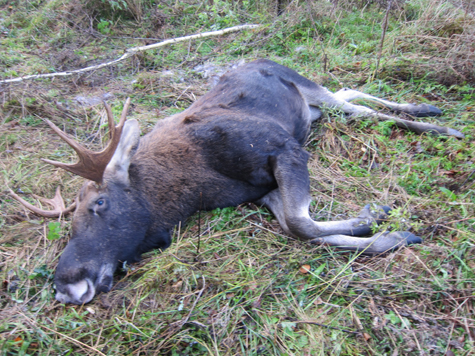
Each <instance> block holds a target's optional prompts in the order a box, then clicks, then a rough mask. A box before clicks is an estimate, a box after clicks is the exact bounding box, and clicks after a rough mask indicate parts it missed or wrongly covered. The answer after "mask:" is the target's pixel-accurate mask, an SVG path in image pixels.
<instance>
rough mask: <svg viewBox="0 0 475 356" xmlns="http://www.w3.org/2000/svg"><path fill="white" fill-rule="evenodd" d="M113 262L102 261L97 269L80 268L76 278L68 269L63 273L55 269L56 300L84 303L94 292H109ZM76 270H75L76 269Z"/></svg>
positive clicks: (113, 268) (89, 299)
mask: <svg viewBox="0 0 475 356" xmlns="http://www.w3.org/2000/svg"><path fill="white" fill-rule="evenodd" d="M114 270H115V264H113V263H104V264H102V265H101V266H100V267H99V268H98V269H94V270H88V269H85V268H80V269H79V272H80V274H79V275H77V274H76V276H75V277H76V278H74V276H72V275H71V274H70V273H71V272H73V271H71V270H68V271H66V272H70V273H65V274H63V272H65V271H63V270H61V269H58V270H57V271H56V278H55V284H56V300H57V301H59V302H61V303H64V304H67V303H72V304H78V305H81V304H85V303H88V302H90V301H91V300H92V298H94V295H96V293H101V292H109V291H110V290H111V288H112V281H113V273H114ZM76 272H77V270H76Z"/></svg>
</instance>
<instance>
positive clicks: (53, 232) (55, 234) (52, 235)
mask: <svg viewBox="0 0 475 356" xmlns="http://www.w3.org/2000/svg"><path fill="white" fill-rule="evenodd" d="M46 238H47V239H48V240H57V239H59V238H61V222H59V221H51V222H49V223H48V234H47V235H46Z"/></svg>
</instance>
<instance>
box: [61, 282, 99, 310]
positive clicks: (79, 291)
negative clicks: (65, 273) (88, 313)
mask: <svg viewBox="0 0 475 356" xmlns="http://www.w3.org/2000/svg"><path fill="white" fill-rule="evenodd" d="M61 289H63V290H64V291H65V293H63V292H61V291H59V290H58V291H57V292H56V300H57V301H59V302H61V303H64V304H66V303H72V304H78V305H81V304H85V303H88V302H90V301H91V300H92V298H93V297H94V294H95V288H94V284H93V283H92V281H91V280H90V279H89V278H86V279H83V280H82V281H79V282H77V283H74V284H73V283H71V284H67V285H65V286H63V287H62V288H61Z"/></svg>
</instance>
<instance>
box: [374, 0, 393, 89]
mask: <svg viewBox="0 0 475 356" xmlns="http://www.w3.org/2000/svg"><path fill="white" fill-rule="evenodd" d="M392 2H393V1H392V0H389V1H388V7H387V9H386V14H385V15H384V19H383V33H382V34H381V42H380V43H379V51H378V59H377V61H376V68H375V69H374V72H373V77H372V78H371V81H373V80H374V77H375V76H376V73H377V72H378V69H379V61H380V60H381V54H382V53H383V44H384V38H385V37H386V29H387V28H388V17H389V12H390V11H391V4H392Z"/></svg>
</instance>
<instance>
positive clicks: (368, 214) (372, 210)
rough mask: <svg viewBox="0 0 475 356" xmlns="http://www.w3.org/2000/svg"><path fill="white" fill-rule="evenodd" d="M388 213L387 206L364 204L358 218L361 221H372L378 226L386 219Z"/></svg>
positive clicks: (389, 209)
mask: <svg viewBox="0 0 475 356" xmlns="http://www.w3.org/2000/svg"><path fill="white" fill-rule="evenodd" d="M390 212H391V208H390V207H389V206H386V205H378V204H366V205H365V207H364V208H363V210H362V211H361V213H360V215H358V217H359V218H361V219H370V220H374V221H375V222H376V224H378V225H379V224H381V223H382V222H383V221H385V220H386V219H387V218H388V215H389V213H390Z"/></svg>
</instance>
